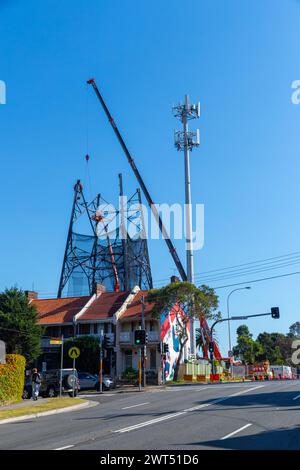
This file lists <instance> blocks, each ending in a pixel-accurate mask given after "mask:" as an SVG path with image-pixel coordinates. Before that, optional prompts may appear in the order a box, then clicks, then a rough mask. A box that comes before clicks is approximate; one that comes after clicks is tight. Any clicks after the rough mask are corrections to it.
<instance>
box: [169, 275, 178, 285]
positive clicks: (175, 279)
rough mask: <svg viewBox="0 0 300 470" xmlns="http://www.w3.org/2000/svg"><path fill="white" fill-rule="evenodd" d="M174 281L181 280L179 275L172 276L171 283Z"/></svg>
mask: <svg viewBox="0 0 300 470" xmlns="http://www.w3.org/2000/svg"><path fill="white" fill-rule="evenodd" d="M174 282H180V279H179V277H177V276H171V284H174Z"/></svg>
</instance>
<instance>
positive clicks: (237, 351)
mask: <svg viewBox="0 0 300 470" xmlns="http://www.w3.org/2000/svg"><path fill="white" fill-rule="evenodd" d="M236 333H237V345H236V346H234V348H233V354H234V356H237V357H239V358H240V359H241V360H242V361H243V362H244V363H246V364H253V363H254V362H255V361H256V360H257V357H258V356H260V355H261V354H262V353H263V348H262V346H261V344H260V343H259V342H257V341H254V340H253V338H252V336H253V335H252V334H251V333H250V331H249V328H248V326H247V325H241V326H239V327H238V329H237V331H236Z"/></svg>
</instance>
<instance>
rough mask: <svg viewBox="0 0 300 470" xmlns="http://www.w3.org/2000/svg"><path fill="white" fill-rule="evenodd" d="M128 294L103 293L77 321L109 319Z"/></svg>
mask: <svg viewBox="0 0 300 470" xmlns="http://www.w3.org/2000/svg"><path fill="white" fill-rule="evenodd" d="M129 294H130V292H104V293H103V294H101V295H100V297H98V299H96V300H95V301H94V302H93V303H92V305H91V306H90V307H89V308H87V309H86V311H85V312H84V313H83V315H81V316H80V317H79V318H78V321H79V322H80V321H88V320H104V319H106V318H111V317H112V316H113V315H114V314H115V313H116V311H117V310H118V309H119V308H120V307H121V306H122V305H123V303H124V301H125V300H126V298H127V297H128V295H129Z"/></svg>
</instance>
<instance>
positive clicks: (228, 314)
mask: <svg viewBox="0 0 300 470" xmlns="http://www.w3.org/2000/svg"><path fill="white" fill-rule="evenodd" d="M245 289H251V287H250V286H247V287H238V288H237V289H233V290H232V291H231V292H230V293H229V294H228V296H227V320H228V346H229V350H228V351H231V332H230V320H229V317H230V313H229V299H230V296H231V294H233V293H234V292H236V291H238V290H245Z"/></svg>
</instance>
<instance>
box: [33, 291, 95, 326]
mask: <svg viewBox="0 0 300 470" xmlns="http://www.w3.org/2000/svg"><path fill="white" fill-rule="evenodd" d="M89 299H90V297H89V296H84V297H67V298H62V299H35V300H33V301H32V302H31V305H34V306H35V307H36V308H37V311H38V323H39V324H40V325H47V324H48V325H51V324H54V323H72V321H73V316H74V315H76V313H78V312H79V311H80V310H81V309H82V308H83V307H84V306H85V305H86V303H87V302H88V300H89Z"/></svg>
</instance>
